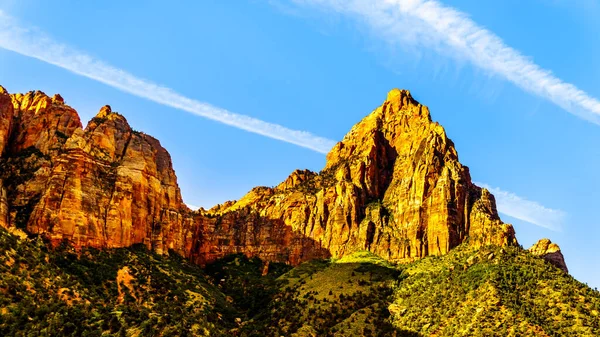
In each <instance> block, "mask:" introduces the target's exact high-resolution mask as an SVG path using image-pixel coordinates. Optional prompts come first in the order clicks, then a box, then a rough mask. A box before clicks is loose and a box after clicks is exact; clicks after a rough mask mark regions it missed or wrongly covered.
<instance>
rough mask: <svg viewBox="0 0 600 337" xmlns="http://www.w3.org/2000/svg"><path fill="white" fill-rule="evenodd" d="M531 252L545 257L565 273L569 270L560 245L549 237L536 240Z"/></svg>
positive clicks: (530, 249)
mask: <svg viewBox="0 0 600 337" xmlns="http://www.w3.org/2000/svg"><path fill="white" fill-rule="evenodd" d="M529 252H530V253H531V254H533V255H536V256H540V257H542V258H544V259H545V260H546V261H548V262H550V263H551V264H552V265H554V266H555V267H556V268H558V269H561V270H562V271H564V272H565V273H568V272H569V269H568V268H567V264H566V263H565V258H564V256H563V254H562V252H561V251H560V247H559V246H558V245H557V244H555V243H552V241H550V240H549V239H541V240H539V241H538V242H536V243H535V244H534V245H533V246H531V248H529Z"/></svg>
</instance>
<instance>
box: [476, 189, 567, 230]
mask: <svg viewBox="0 0 600 337" xmlns="http://www.w3.org/2000/svg"><path fill="white" fill-rule="evenodd" d="M475 184H476V185H478V186H481V187H484V188H486V189H488V190H489V191H490V192H491V193H492V194H493V195H494V197H496V206H497V207H498V212H500V213H502V214H505V215H508V216H510V217H513V218H516V219H519V220H523V221H526V222H529V223H531V224H534V225H537V226H540V227H544V228H547V229H550V230H553V231H556V232H560V231H562V224H563V222H564V219H565V217H566V213H565V212H563V211H561V210H557V209H551V208H546V207H544V206H542V205H540V204H539V203H537V202H535V201H530V200H526V199H523V198H521V197H519V196H517V195H515V194H513V193H510V192H506V191H503V190H501V189H499V188H495V187H490V186H489V185H487V184H483V183H475Z"/></svg>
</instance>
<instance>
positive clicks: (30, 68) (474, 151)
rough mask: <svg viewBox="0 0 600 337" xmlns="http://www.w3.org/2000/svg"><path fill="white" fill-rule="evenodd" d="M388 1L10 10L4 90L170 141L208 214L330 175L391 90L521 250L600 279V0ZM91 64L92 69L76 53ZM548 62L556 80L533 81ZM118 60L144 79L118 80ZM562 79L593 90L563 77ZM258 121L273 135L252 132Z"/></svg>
mask: <svg viewBox="0 0 600 337" xmlns="http://www.w3.org/2000/svg"><path fill="white" fill-rule="evenodd" d="M394 1H395V0H394ZM394 1H391V2H394ZM410 2H411V1H403V0H398V3H410ZM383 3H385V1H379V0H377V1H373V2H368V1H361V0H352V1H348V2H336V1H334V0H271V1H267V0H264V1H258V0H255V1H251V0H250V1H235V2H234V1H216V0H214V1H194V2H192V1H189V2H186V3H185V4H184V3H183V2H181V4H180V5H179V6H174V5H170V6H165V5H164V2H163V1H128V2H122V1H106V2H103V3H102V4H98V3H93V2H82V1H66V0H63V1H54V2H52V4H50V3H48V2H45V1H32V0H18V1H17V0H0V10H1V11H2V13H3V16H4V17H3V18H2V19H3V22H4V24H5V25H8V27H9V28H11V29H8V30H7V29H5V28H6V27H4V29H3V30H2V32H0V47H2V48H0V84H2V85H3V86H5V87H6V88H7V89H8V90H9V91H10V92H25V91H29V90H33V89H40V90H43V91H45V92H46V93H48V94H53V93H61V95H62V96H63V97H64V98H65V100H66V101H67V103H68V104H70V105H71V106H73V107H74V108H76V109H77V110H78V111H79V113H80V115H81V117H82V120H84V121H87V120H89V119H90V118H91V117H93V116H94V115H95V114H96V112H97V111H98V110H99V108H100V107H101V106H103V105H104V104H110V105H111V106H112V107H113V110H115V111H119V112H121V113H123V114H124V115H125V116H126V117H127V119H128V120H129V122H130V124H131V125H132V126H133V127H134V128H135V129H137V130H140V131H144V132H146V133H149V134H151V135H153V136H155V137H157V138H158V139H160V140H161V143H162V144H163V146H165V147H166V148H167V149H168V150H169V152H170V153H171V155H172V157H173V162H174V166H175V169H176V172H177V175H178V178H179V184H180V187H181V189H182V193H183V197H184V200H185V201H186V202H187V203H188V204H191V205H198V206H205V207H210V206H212V205H214V204H216V203H221V202H223V201H225V200H230V199H237V198H239V197H241V196H242V195H243V194H245V193H246V192H247V191H248V190H249V189H250V188H252V187H254V186H257V185H267V186H273V185H276V184H278V183H279V182H280V181H282V180H283V179H285V177H286V176H287V175H288V174H289V173H290V172H291V171H293V170H294V169H296V168H308V169H312V170H315V171H318V170H320V169H321V168H322V166H323V165H324V162H325V156H324V155H323V154H322V153H320V152H319V151H320V149H322V148H323V146H326V145H327V144H328V143H327V140H339V139H341V138H342V137H343V135H344V134H345V133H346V132H347V131H348V130H349V129H350V128H351V126H352V125H354V124H355V123H356V122H357V121H359V120H360V119H361V118H362V117H364V116H365V115H366V114H368V113H369V112H371V111H372V110H373V109H374V108H375V107H376V106H378V105H379V104H380V103H381V102H382V101H383V100H384V99H385V96H386V93H387V92H388V91H389V90H390V89H391V88H394V87H399V88H405V89H409V90H411V92H412V94H413V96H414V97H415V98H416V99H418V100H419V101H420V102H421V103H423V104H425V105H428V106H429V107H430V110H431V112H432V117H433V118H434V119H435V120H437V121H439V122H440V123H441V124H442V125H444V127H445V128H446V130H447V132H448V134H449V136H450V137H451V138H452V139H453V140H454V142H455V144H456V147H457V150H458V152H459V156H460V159H461V162H462V163H463V164H465V165H467V166H469V167H470V168H471V174H472V176H473V179H474V180H475V181H477V182H481V183H484V184H487V185H488V186H490V187H493V189H492V190H493V191H494V192H496V193H495V194H496V195H497V198H498V199H499V203H500V201H501V200H500V199H502V201H503V207H502V208H503V209H502V208H501V211H503V212H504V213H505V214H504V215H502V218H503V220H504V221H506V222H509V223H513V224H514V226H515V229H516V231H517V237H518V239H519V241H520V242H521V243H522V244H523V245H524V246H525V247H529V246H530V245H531V244H533V243H534V242H535V241H536V240H537V239H539V238H542V237H549V238H550V239H551V240H553V241H554V242H557V243H558V244H559V245H560V246H561V248H562V249H563V253H564V254H565V257H566V261H567V264H568V266H569V269H570V271H571V273H572V274H573V275H574V276H575V277H576V278H578V279H579V280H581V281H583V282H586V283H588V284H590V285H591V286H593V287H600V262H598V261H599V257H600V256H599V254H598V248H597V246H598V244H599V243H600V239H599V237H600V229H599V228H600V220H599V217H598V215H597V210H598V209H599V201H600V178H598V173H597V172H598V169H597V168H598V166H599V164H600V147H598V146H597V144H600V126H599V125H598V119H597V118H598V116H599V115H600V113H599V112H598V111H597V109H598V106H597V105H594V104H595V103H596V102H597V100H596V98H597V97H600V86H599V85H598V78H600V34H598V32H599V29H600V24H599V23H598V22H597V20H595V18H597V17H598V15H600V4H599V3H598V1H595V0H582V1H576V2H572V1H569V2H568V1H561V0H554V1H553V0H529V1H522V0H520V1H517V0H507V1H502V2H498V1H497V2H492V1H485V2H483V1H478V2H474V1H466V0H461V1H452V2H449V1H447V2H443V3H442V2H439V3H436V2H434V3H433V4H434V5H436V6H437V7H435V6H433V7H431V6H430V5H431V4H432V3H428V4H425V5H426V6H420V7H412V8H408V10H407V11H406V12H405V13H400V12H401V10H399V11H398V12H393V11H391V10H390V9H389V8H388V7H385V6H384V7H378V5H377V4H383ZM413 3H417V4H419V3H421V1H413ZM340 4H342V5H340ZM365 4H368V6H365ZM421 5H423V4H422V3H421ZM428 6H429V7H428ZM398 8H406V7H398ZM431 18H433V19H431ZM448 18H450V19H457V20H458V21H452V22H453V23H454V24H456V25H459V26H458V27H459V28H460V27H463V28H464V27H465V26H464V25H465V24H475V25H476V27H475V31H476V32H478V34H476V35H472V36H471V37H472V38H481V36H482V35H481V34H480V33H481V31H477V29H478V28H485V29H487V30H488V32H487V33H489V34H493V36H496V37H498V38H500V39H501V40H502V41H503V44H504V46H509V47H512V48H513V49H512V50H514V51H516V52H518V53H519V55H523V56H525V58H523V59H522V60H521V62H520V63H514V62H513V63H510V62H505V63H498V61H499V59H498V56H497V54H498V52H497V50H495V49H493V48H492V49H490V48H489V47H490V46H491V47H494V46H496V47H497V44H496V45H494V43H495V42H496V40H494V39H485V40H474V42H473V41H471V40H469V41H467V40H463V39H462V37H461V36H460V35H458V36H457V35H452V34H451V33H452V30H451V29H441V30H436V27H437V28H438V29H439V26H436V25H438V24H439V23H440V22H446V21H447V20H449V19H448ZM465 18H466V19H465ZM427 20H432V21H429V22H428V21H427ZM450 21H451V20H450ZM7 22H8V23H7ZM0 24H2V23H0ZM461 25H462V26H461ZM14 27H18V28H14ZM453 27H456V26H453ZM450 28H452V27H450ZM471 28H473V27H471ZM20 29H27V30H28V31H26V32H25V31H22V30H20ZM7 31H10V34H9V33H6V32H7ZM3 34H4V35H3ZM11 34H12V35H11ZM19 34H21V35H19ZM15 36H17V37H24V38H21V39H19V41H17V43H15V41H14V37H15ZM42 37H46V38H48V39H50V40H48V39H47V40H45V41H42V42H40V39H41V38H42ZM463 37H464V36H463ZM471 37H470V38H471ZM11 39H12V40H11ZM56 43H61V44H63V45H64V49H63V50H62V51H60V50H59V52H57V49H55V48H54V49H53V47H56ZM482 46H483V47H485V48H480V47H482ZM11 50H12V51H11ZM486 50H487V51H489V50H492V52H491V53H489V54H485V52H486ZM14 51H17V52H14ZM57 53H58V54H60V55H59V56H61V55H62V56H61V57H57V56H56V55H57ZM61 53H62V54H61ZM66 54H68V55H66ZM81 54H86V55H88V56H89V57H91V59H88V61H89V60H91V62H88V63H85V62H84V63H83V64H79V63H81V62H80V61H81V58H75V59H74V58H68V57H66V56H73V55H75V56H77V55H81ZM490 54H491V55H490ZM27 55H28V56H27ZM65 55H66V56H65ZM31 56H33V57H37V59H36V58H32V57H31ZM40 59H41V60H40ZM52 60H54V61H60V62H62V63H61V64H58V63H60V62H58V63H57V62H50V63H55V65H53V64H50V63H49V61H52ZM97 61H100V62H102V64H101V65H98V63H97ZM508 61H514V58H509V59H508ZM78 62H79V63H78ZM86 62H87V61H86ZM56 64H58V66H57V65H56ZM78 64H79V65H78ZM532 64H534V65H537V66H539V67H540V69H544V70H549V71H551V72H552V75H549V74H546V73H537V74H536V73H533V72H530V71H528V72H520V70H522V69H525V68H526V67H524V66H526V65H532ZM106 65H110V66H112V67H114V68H111V69H112V70H111V71H112V72H111V71H108V72H107V71H106V69H107V68H106V67H105V66H106ZM515 65H516V66H517V67H516V68H515V67H514V66H515ZM77 67H79V68H77ZM103 67H104V68H103ZM511 67H512V68H511ZM76 68H77V69H76ZM115 68H116V69H118V70H121V71H125V72H127V73H128V74H131V75H132V76H135V77H131V78H129V77H127V76H129V75H126V76H125V75H123V74H121V75H119V77H118V78H117V79H115V74H120V73H116V72H114V70H115ZM98 69H100V70H98ZM515 69H516V70H515ZM527 69H529V68H527ZM69 70H70V71H69ZM74 71H75V72H80V73H83V74H84V75H86V76H88V77H85V76H81V75H80V74H75V73H74ZM123 76H125V77H123ZM544 76H545V77H544ZM548 76H552V78H553V79H559V80H560V81H562V82H563V83H570V84H572V85H574V87H576V88H578V89H579V90H580V91H581V92H583V93H584V94H585V97H584V98H582V96H581V94H579V95H578V94H577V93H578V92H573V90H571V89H572V87H564V86H556V85H554V86H549V85H547V83H548V81H547V80H548ZM107 78H109V79H111V81H112V82H111V83H108V85H107V84H106V83H107V82H106V79H107ZM132 79H134V80H136V79H144V80H146V84H148V83H150V82H151V83H156V84H159V85H160V86H162V87H163V88H158V87H156V86H148V85H145V86H141V87H136V85H132V84H131V83H132V82H130V81H131V80H132ZM99 80H100V81H99ZM102 80H104V82H105V83H101V81H102ZM128 81H129V82H128ZM109 82H110V81H109ZM134 84H135V83H134ZM136 88H137V89H136ZM164 88H169V89H170V90H171V91H165V89H164ZM138 89H139V90H138ZM567 89H569V90H567ZM136 90H137V91H136ZM126 91H129V92H126ZM174 93H177V94H174ZM186 98H187V99H192V100H194V101H192V102H191V103H190V102H188V101H183V99H186ZM182 102H183V103H185V104H184V105H185V107H184V109H182V108H181V104H183V103H182ZM203 103H207V104H208V105H207V104H204V105H202V104H203ZM165 104H166V105H165ZM194 104H195V105H194ZM174 106H178V107H179V108H177V107H174ZM186 109H187V110H188V111H184V110H186ZM222 109H225V110H227V111H228V112H232V113H237V114H241V115H245V116H249V117H252V118H254V119H257V120H262V121H265V122H268V123H271V124H278V125H281V126H283V127H286V128H288V129H291V130H300V131H305V132H309V133H310V134H305V133H302V134H295V133H293V132H292V131H290V130H279V129H277V128H276V127H274V126H273V125H270V124H260V123H259V122H257V123H258V124H256V123H255V122H256V120H248V119H247V118H245V117H239V116H233V117H232V116H231V115H229V116H228V117H227V116H226V117H223V114H222V112H223V110H222ZM190 112H192V113H190ZM198 113H200V114H206V113H209V114H210V113H214V114H216V115H214V116H213V117H215V116H216V117H215V118H217V119H219V118H221V119H222V120H221V121H223V120H225V121H227V122H228V123H230V124H234V126H233V127H232V126H231V125H225V124H223V123H221V122H218V121H215V120H210V119H206V118H203V117H200V116H198V115H195V114H198ZM219 116H220V117H219ZM84 123H85V122H84ZM253 123H254V124H253ZM249 124H252V125H254V126H252V127H251V128H253V131H255V132H261V133H266V134H268V135H269V136H270V137H265V136H264V135H259V134H256V133H252V132H248V131H245V130H241V129H240V127H243V128H247V126H248V125H249ZM278 130H279V131H278ZM278 135H279V136H278ZM280 136H281V137H280ZM272 137H275V138H277V137H279V138H285V140H286V141H288V142H285V141H280V140H276V139H273V138H272ZM321 138H324V139H325V142H321V141H322V140H323V139H321ZM289 141H291V142H296V143H301V145H303V146H297V145H294V144H290V143H289ZM311 147H312V149H311ZM321 152H323V151H321ZM506 214H512V215H513V216H515V217H517V218H519V219H517V218H515V217H510V216H508V215H506Z"/></svg>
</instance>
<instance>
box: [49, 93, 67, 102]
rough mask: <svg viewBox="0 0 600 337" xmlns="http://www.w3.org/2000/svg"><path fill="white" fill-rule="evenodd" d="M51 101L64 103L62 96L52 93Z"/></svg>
mask: <svg viewBox="0 0 600 337" xmlns="http://www.w3.org/2000/svg"><path fill="white" fill-rule="evenodd" d="M52 103H54V104H64V103H65V100H64V99H63V98H62V96H61V95H60V94H54V96H52Z"/></svg>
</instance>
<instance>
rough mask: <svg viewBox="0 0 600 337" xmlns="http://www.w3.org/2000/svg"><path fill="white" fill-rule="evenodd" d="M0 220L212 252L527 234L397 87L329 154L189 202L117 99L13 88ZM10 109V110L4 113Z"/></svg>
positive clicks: (54, 236) (163, 154)
mask: <svg viewBox="0 0 600 337" xmlns="http://www.w3.org/2000/svg"><path fill="white" fill-rule="evenodd" d="M0 115H1V116H2V120H1V121H0V152H1V153H2V159H1V161H0V165H2V166H1V167H2V169H3V170H2V174H1V175H0V191H1V192H2V193H0V225H2V226H5V227H8V226H13V227H19V228H23V229H26V230H27V231H28V232H29V233H32V234H39V235H42V236H44V237H47V238H48V239H50V240H51V242H53V243H54V244H58V243H60V242H62V241H65V240H66V241H69V242H71V243H72V244H74V245H75V246H76V247H83V246H92V247H98V248H104V247H106V248H114V247H127V246H130V245H133V244H137V243H142V244H145V245H146V246H147V247H148V248H150V249H153V250H155V251H157V252H159V253H168V252H169V251H170V250H171V251H174V252H176V253H179V254H181V255H184V256H186V257H189V258H190V259H191V260H193V261H195V262H197V263H200V264H204V263H207V262H210V261H213V260H215V259H217V258H220V257H223V256H225V255H227V254H231V253H244V254H246V255H248V256H259V257H261V258H263V259H266V260H269V261H281V262H288V263H291V264H298V263H300V262H302V261H306V260H309V259H313V258H319V257H330V256H333V257H340V256H344V255H346V254H350V253H352V252H355V251H357V250H369V251H371V252H374V253H376V254H378V255H380V256H382V257H385V258H387V259H389V260H398V261H402V260H412V259H416V258H421V257H424V256H428V255H440V254H445V253H447V252H448V251H449V250H450V249H452V248H453V247H455V246H457V245H459V244H461V243H463V242H468V244H469V245H472V246H474V247H479V246H481V245H485V244H498V245H512V244H516V239H515V234H514V230H513V228H512V226H510V225H507V224H504V223H502V221H501V220H500V219H499V217H498V213H497V211H496V206H495V201H494V197H493V196H492V195H491V194H490V193H489V192H488V191H487V190H485V189H481V188H479V187H477V186H475V185H474V184H473V183H472V182H471V178H470V175H469V171H468V169H467V168H466V167H464V166H462V165H461V164H460V162H459V161H458V156H457V153H456V150H455V148H454V145H453V143H452V141H451V140H450V139H448V138H447V136H446V133H445V131H444V129H443V128H442V127H441V126H440V125H439V124H437V123H434V122H432V121H431V117H430V114H429V110H428V109H427V107H425V106H423V105H421V104H419V103H418V102H416V101H415V100H414V99H413V98H412V97H411V95H410V93H409V92H408V91H405V90H398V89H394V90H392V91H391V92H390V93H389V94H388V97H387V99H386V100H385V101H384V103H383V104H382V105H381V106H379V107H378V108H376V109H375V110H374V111H373V112H372V113H371V114H369V115H368V116H367V117H365V118H364V119H363V120H362V121H360V122H359V123H358V124H356V125H355V126H354V127H353V128H352V129H351V130H350V132H349V133H348V134H347V135H346V136H345V137H344V139H343V140H342V141H341V142H339V143H338V144H336V145H335V146H334V148H333V149H332V150H331V151H330V153H329V154H328V155H327V163H326V165H325V168H324V169H323V170H322V171H321V172H319V173H315V172H311V171H308V170H304V171H300V170H297V171H294V172H293V173H292V174H291V175H290V176H289V177H288V178H287V179H286V180H285V181H284V182H282V183H281V184H279V185H278V186H276V187H274V188H268V187H257V188H254V189H253V190H252V191H250V192H249V193H248V194H247V195H246V196H244V197H243V198H241V199H240V200H239V201H236V202H226V203H224V204H223V205H218V206H216V207H214V208H212V209H210V210H208V211H205V210H200V211H198V212H192V211H190V210H189V209H188V208H187V206H185V204H184V203H183V201H182V198H181V194H180V190H179V187H178V186H177V179H176V176H175V172H174V171H173V168H172V163H171V158H170V156H169V154H168V153H167V151H166V150H165V149H164V148H163V147H162V146H161V145H160V143H159V142H158V141H157V140H156V139H154V138H152V137H150V136H148V135H145V134H143V133H139V132H135V131H134V130H132V128H131V127H130V126H129V124H128V123H127V121H126V120H125V118H124V117H123V116H121V115H120V114H118V113H115V112H112V111H111V109H110V107H108V106H106V107H104V108H102V109H101V110H100V112H99V113H98V115H97V116H96V117H95V118H94V119H92V120H91V121H90V122H89V123H88V125H87V126H86V127H85V129H84V128H82V126H81V122H80V121H79V117H78V116H77V113H76V112H75V110H73V109H72V108H70V107H69V106H67V105H66V104H65V102H64V100H63V99H62V97H60V96H58V95H56V96H54V97H53V98H50V97H48V96H46V95H45V94H43V93H41V92H32V93H28V94H26V95H20V94H17V95H9V94H7V93H6V92H5V90H4V89H1V90H0ZM5 117H6V118H5Z"/></svg>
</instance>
